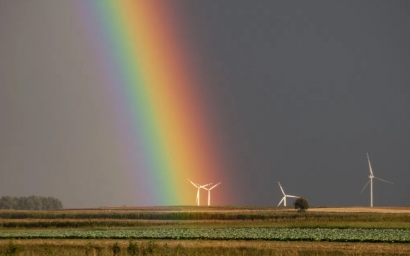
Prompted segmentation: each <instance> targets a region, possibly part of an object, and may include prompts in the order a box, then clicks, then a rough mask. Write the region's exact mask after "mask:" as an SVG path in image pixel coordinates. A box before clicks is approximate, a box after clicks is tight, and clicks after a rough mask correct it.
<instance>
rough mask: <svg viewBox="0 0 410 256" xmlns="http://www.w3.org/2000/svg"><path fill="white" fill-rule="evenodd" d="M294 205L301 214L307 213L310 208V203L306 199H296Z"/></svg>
mask: <svg viewBox="0 0 410 256" xmlns="http://www.w3.org/2000/svg"><path fill="white" fill-rule="evenodd" d="M293 205H294V206H295V209H296V210H298V211H300V212H305V211H306V210H307V209H308V208H309V203H308V201H307V200H306V199H304V198H298V199H296V201H295V202H294V203H293Z"/></svg>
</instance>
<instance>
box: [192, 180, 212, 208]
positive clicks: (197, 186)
mask: <svg viewBox="0 0 410 256" xmlns="http://www.w3.org/2000/svg"><path fill="white" fill-rule="evenodd" d="M188 180H189V182H191V183H192V185H194V187H196V188H197V189H198V192H197V193H196V203H197V205H198V206H199V204H200V201H199V190H200V189H201V188H203V189H204V188H205V187H206V186H209V185H211V184H212V183H208V184H206V185H202V186H201V185H199V184H196V183H194V182H192V181H191V180H190V179H188Z"/></svg>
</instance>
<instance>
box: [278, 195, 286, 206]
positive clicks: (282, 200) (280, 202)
mask: <svg viewBox="0 0 410 256" xmlns="http://www.w3.org/2000/svg"><path fill="white" fill-rule="evenodd" d="M283 200H285V197H283V198H282V200H280V202H279V203H278V206H279V205H280V204H281V203H282V202H283Z"/></svg>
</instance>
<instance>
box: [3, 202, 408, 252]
mask: <svg viewBox="0 0 410 256" xmlns="http://www.w3.org/2000/svg"><path fill="white" fill-rule="evenodd" d="M409 210H410V209H409V208H373V209H368V208H358V207H352V208H312V209H309V211H308V212H306V213H297V212H296V211H295V210H293V209H291V208H283V207H189V206H186V207H182V206H181V207H138V208H137V207H134V208H131V207H118V208H107V207H105V208H96V209H70V210H59V211H9V210H2V211H0V254H3V255H47V254H48V255H163V254H167V255H193V254H194V255H195V254H196V255H222V254H223V255H275V254H276V255H328V254H335V255H340V254H342V255H374V254H380V255H392V254H393V255H394V254H396V255H400V254H401V255H406V254H409V253H410V212H409Z"/></svg>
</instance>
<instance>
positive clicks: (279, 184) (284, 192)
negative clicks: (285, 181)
mask: <svg viewBox="0 0 410 256" xmlns="http://www.w3.org/2000/svg"><path fill="white" fill-rule="evenodd" d="M278 183H279V187H280V190H282V193H283V195H284V196H286V195H285V191H283V188H282V185H280V182H278Z"/></svg>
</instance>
